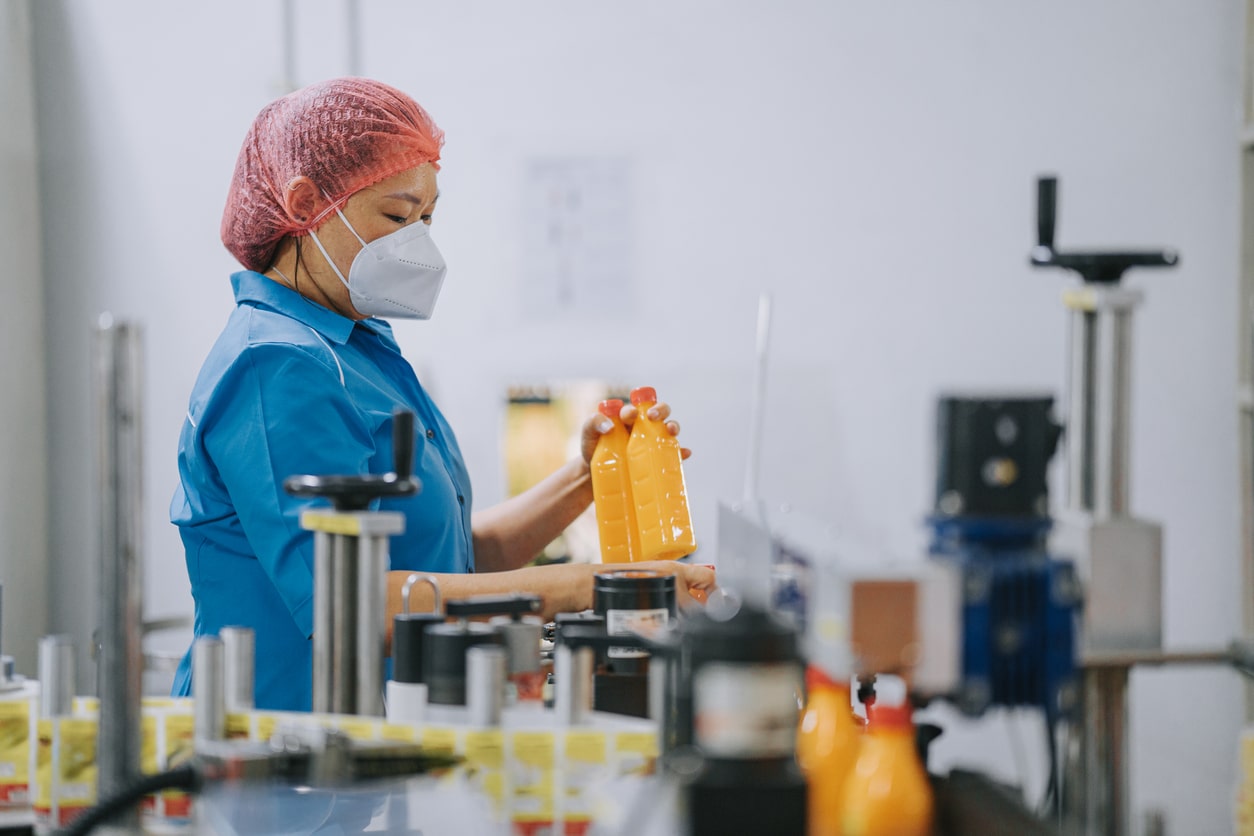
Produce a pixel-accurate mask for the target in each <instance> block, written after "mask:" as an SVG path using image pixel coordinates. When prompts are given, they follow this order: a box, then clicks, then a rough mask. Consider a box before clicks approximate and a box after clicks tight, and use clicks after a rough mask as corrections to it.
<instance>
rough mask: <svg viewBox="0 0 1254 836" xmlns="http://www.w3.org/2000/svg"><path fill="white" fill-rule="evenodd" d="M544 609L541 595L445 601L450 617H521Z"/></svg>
mask: <svg viewBox="0 0 1254 836" xmlns="http://www.w3.org/2000/svg"><path fill="white" fill-rule="evenodd" d="M543 609H544V601H543V600H542V599H541V598H540V596H539V595H523V594H521V593H514V594H512V595H476V596H474V597H473V598H462V599H461V600H459V601H445V602H444V614H445V615H446V616H448V617H449V618H475V617H478V616H485V615H508V616H513V617H514V618H520V617H522V616H524V615H530V614H532V613H538V612H540V611H541V610H543Z"/></svg>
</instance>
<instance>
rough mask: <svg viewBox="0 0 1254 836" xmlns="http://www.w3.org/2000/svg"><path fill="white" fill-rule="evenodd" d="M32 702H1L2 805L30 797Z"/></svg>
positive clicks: (0, 786)
mask: <svg viewBox="0 0 1254 836" xmlns="http://www.w3.org/2000/svg"><path fill="white" fill-rule="evenodd" d="M30 715H31V701H30V700H26V699H19V700H7V701H4V702H0V806H15V805H20V804H25V803H26V802H27V801H28V800H29V788H28V783H29V781H30V746H31V739H30Z"/></svg>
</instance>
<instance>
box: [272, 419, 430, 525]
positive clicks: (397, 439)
mask: <svg viewBox="0 0 1254 836" xmlns="http://www.w3.org/2000/svg"><path fill="white" fill-rule="evenodd" d="M392 444H393V456H392V464H393V468H394V472H392V473H364V474H356V475H331V476H322V475H304V476H289V477H288V478H287V479H285V480H283V490H285V491H287V492H288V493H290V494H292V495H293V496H320V497H324V498H326V499H329V500H331V504H332V505H334V506H335V509H336V510H337V511H364V510H366V509H367V508H369V507H370V503H371V502H372V501H374V500H376V499H379V498H381V497H393V496H410V495H412V494H415V493H417V492H418V489H419V487H420V485H419V484H418V480H417V479H415V478H414V477H413V469H414V414H413V413H412V412H407V411H404V410H397V412H396V413H395V414H394V415H393V416H392ZM402 470H403V472H402Z"/></svg>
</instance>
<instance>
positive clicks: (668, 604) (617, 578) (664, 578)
mask: <svg viewBox="0 0 1254 836" xmlns="http://www.w3.org/2000/svg"><path fill="white" fill-rule="evenodd" d="M592 583H593V586H592V609H593V612H595V613H596V614H597V615H606V614H607V613H610V612H638V613H658V614H661V613H662V612H663V611H665V616H664V618H665V619H666V623H669V622H670V621H671V620H672V619H674V618H675V576H674V575H671V574H663V573H661V572H654V571H652V570H650V569H619V570H615V571H612V572H598V573H597V574H596V577H595V578H594V579H593V582H592ZM607 622H608V616H607ZM662 626H665V624H663V625H662ZM607 627H608V628H609V631H610V632H611V633H614V632H616V631H615V630H614V629H613V627H609V625H608V623H607Z"/></svg>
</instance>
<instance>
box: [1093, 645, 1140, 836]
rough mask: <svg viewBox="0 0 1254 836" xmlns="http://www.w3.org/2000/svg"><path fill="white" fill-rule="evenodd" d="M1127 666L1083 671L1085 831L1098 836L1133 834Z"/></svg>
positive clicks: (1125, 835)
mask: <svg viewBox="0 0 1254 836" xmlns="http://www.w3.org/2000/svg"><path fill="white" fill-rule="evenodd" d="M1127 727H1128V669H1127V668H1126V667H1101V668H1088V669H1086V670H1085V671H1084V730H1083V732H1084V737H1083V741H1082V744H1081V748H1082V751H1083V756H1082V764H1083V775H1082V776H1081V780H1082V782H1083V786H1084V800H1085V802H1086V803H1085V807H1084V822H1083V826H1084V830H1083V832H1084V833H1085V834H1093V835H1094V836H1128V834H1129V833H1130V830H1129V821H1130V814H1131V808H1130V806H1129V804H1128V800H1129V799H1128V738H1127Z"/></svg>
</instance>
